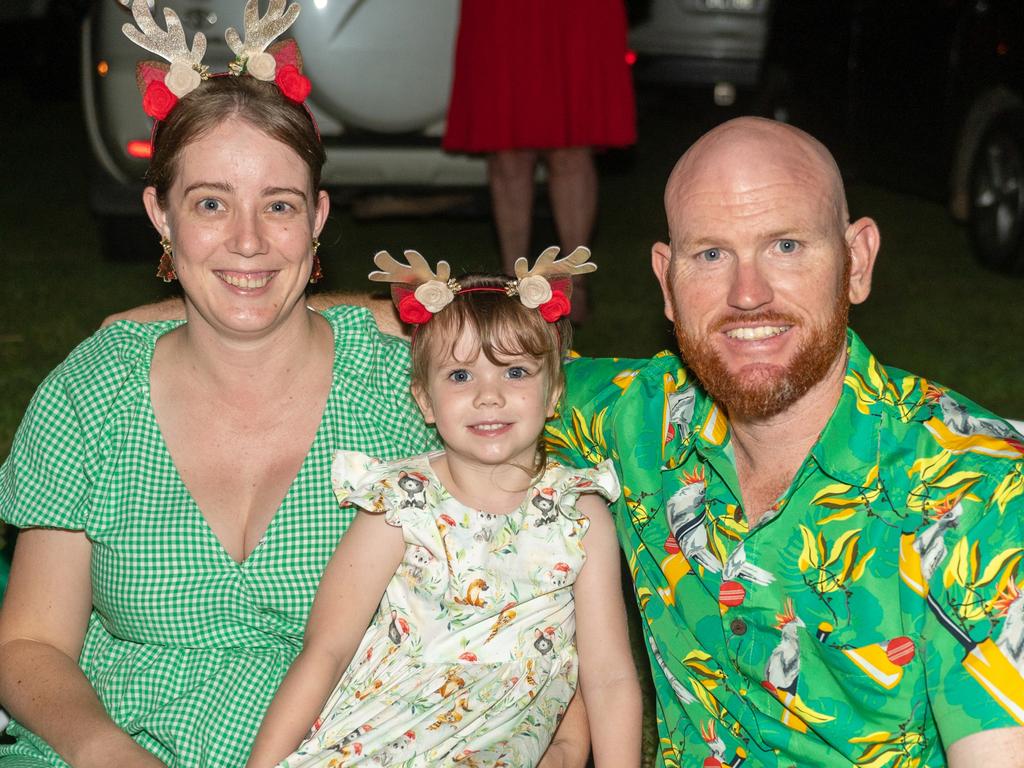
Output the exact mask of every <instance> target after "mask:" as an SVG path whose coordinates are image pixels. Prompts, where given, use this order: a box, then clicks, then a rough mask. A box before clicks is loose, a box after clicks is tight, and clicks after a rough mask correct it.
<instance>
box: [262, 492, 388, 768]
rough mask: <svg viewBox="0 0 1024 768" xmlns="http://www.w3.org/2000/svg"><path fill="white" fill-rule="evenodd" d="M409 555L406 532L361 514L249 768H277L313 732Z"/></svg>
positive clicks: (342, 545) (327, 578) (335, 559)
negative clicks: (335, 687)
mask: <svg viewBox="0 0 1024 768" xmlns="http://www.w3.org/2000/svg"><path fill="white" fill-rule="evenodd" d="M404 554H405V541H404V539H403V537H402V529H401V528H396V527H394V526H392V525H389V524H388V523H387V522H386V521H385V519H384V515H378V514H370V513H368V512H359V513H358V514H357V515H356V518H355V520H353V521H352V525H351V526H349V529H348V531H346V532H345V535H344V536H342V537H341V541H340V542H339V544H338V548H337V549H336V550H335V551H334V555H333V556H332V557H331V561H330V562H329V563H328V564H327V568H325V569H324V573H323V576H322V577H321V578H320V586H319V587H318V588H317V591H316V599H315V600H314V601H313V608H312V610H311V611H310V613H309V622H308V623H307V624H306V636H305V639H304V641H303V645H302V651H301V652H300V653H299V655H298V656H297V657H296V659H295V661H294V662H292V665H291V667H290V668H289V670H288V674H287V675H286V676H285V678H284V682H282V683H281V687H280V688H278V689H277V693H276V694H275V695H274V700H273V701H272V702H271V703H270V708H269V709H268V710H267V714H266V716H265V717H264V718H263V724H262V725H261V726H260V731H259V733H258V734H257V736H256V741H255V742H254V744H253V747H252V752H251V753H250V755H249V762H248V763H246V765H247V766H249V768H268V767H269V766H274V765H277V764H278V763H279V762H281V760H283V759H284V758H286V757H287V756H288V755H290V754H291V753H292V752H293V751H294V750H295V748H296V747H297V746H298V745H299V742H301V741H302V739H303V737H305V736H306V734H307V733H309V729H310V726H311V725H312V723H313V721H314V720H315V719H316V716H317V715H319V714H320V711H321V710H322V709H323V706H324V703H325V702H326V701H327V697H328V696H330V694H331V691H333V690H334V686H335V685H337V683H338V680H340V679H341V675H342V673H343V672H344V671H345V669H346V668H347V667H348V665H349V662H350V661H351V660H352V656H353V655H354V654H355V652H356V649H357V648H358V647H359V642H360V641H361V640H362V638H363V635H364V634H365V632H366V628H367V626H368V625H369V623H370V619H372V618H373V614H374V612H375V611H376V610H377V606H378V605H379V604H380V599H381V596H382V595H383V594H384V590H385V589H386V588H387V585H388V582H389V581H390V580H391V577H392V576H394V574H395V571H396V570H397V568H398V565H399V563H401V562H402V556H403V555H404Z"/></svg>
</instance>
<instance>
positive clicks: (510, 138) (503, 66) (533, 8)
mask: <svg viewBox="0 0 1024 768" xmlns="http://www.w3.org/2000/svg"><path fill="white" fill-rule="evenodd" d="M635 140H636V114H635V106H634V101H633V82H632V75H631V73H630V69H629V65H628V64H627V63H626V14H625V9H624V8H623V4H622V0H462V10H461V14H460V20H459V35H458V42H457V44H456V49H455V76H454V82H453V84H452V97H451V104H450V106H449V108H448V129H447V133H446V134H445V137H444V148H445V149H447V150H451V151H454V152H494V151H498V150H503V149H557V148H561V147H579V146H596V147H617V146H625V145H627V144H632V143H633V142H634V141H635Z"/></svg>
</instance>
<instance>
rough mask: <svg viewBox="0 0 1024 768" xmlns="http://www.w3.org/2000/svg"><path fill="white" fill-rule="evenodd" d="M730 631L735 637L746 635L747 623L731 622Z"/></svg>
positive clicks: (739, 620)
mask: <svg viewBox="0 0 1024 768" xmlns="http://www.w3.org/2000/svg"><path fill="white" fill-rule="evenodd" d="M729 629H730V630H731V631H732V633H733V634H734V635H745V634H747V622H745V621H744V620H743V619H733V620H732V621H730V622H729Z"/></svg>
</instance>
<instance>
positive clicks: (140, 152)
mask: <svg viewBox="0 0 1024 768" xmlns="http://www.w3.org/2000/svg"><path fill="white" fill-rule="evenodd" d="M125 149H126V150H127V151H128V155H129V157H140V158H142V159H143V160H149V158H151V157H152V156H153V145H152V144H150V143H149V142H148V141H139V140H138V139H136V140H134V141H129V142H128V146H126V147H125Z"/></svg>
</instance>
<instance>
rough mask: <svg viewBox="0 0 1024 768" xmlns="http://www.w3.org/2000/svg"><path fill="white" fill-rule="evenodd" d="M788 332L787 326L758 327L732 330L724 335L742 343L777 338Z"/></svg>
mask: <svg viewBox="0 0 1024 768" xmlns="http://www.w3.org/2000/svg"><path fill="white" fill-rule="evenodd" d="M788 330H789V326H788V325H760V326H758V327H756V328H733V329H732V330H731V331H726V332H725V335H726V336H728V337H729V338H730V339H743V340H744V341H756V340H757V339H769V338H771V337H772V336H778V335H779V334H780V333H785V332H786V331H788Z"/></svg>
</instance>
